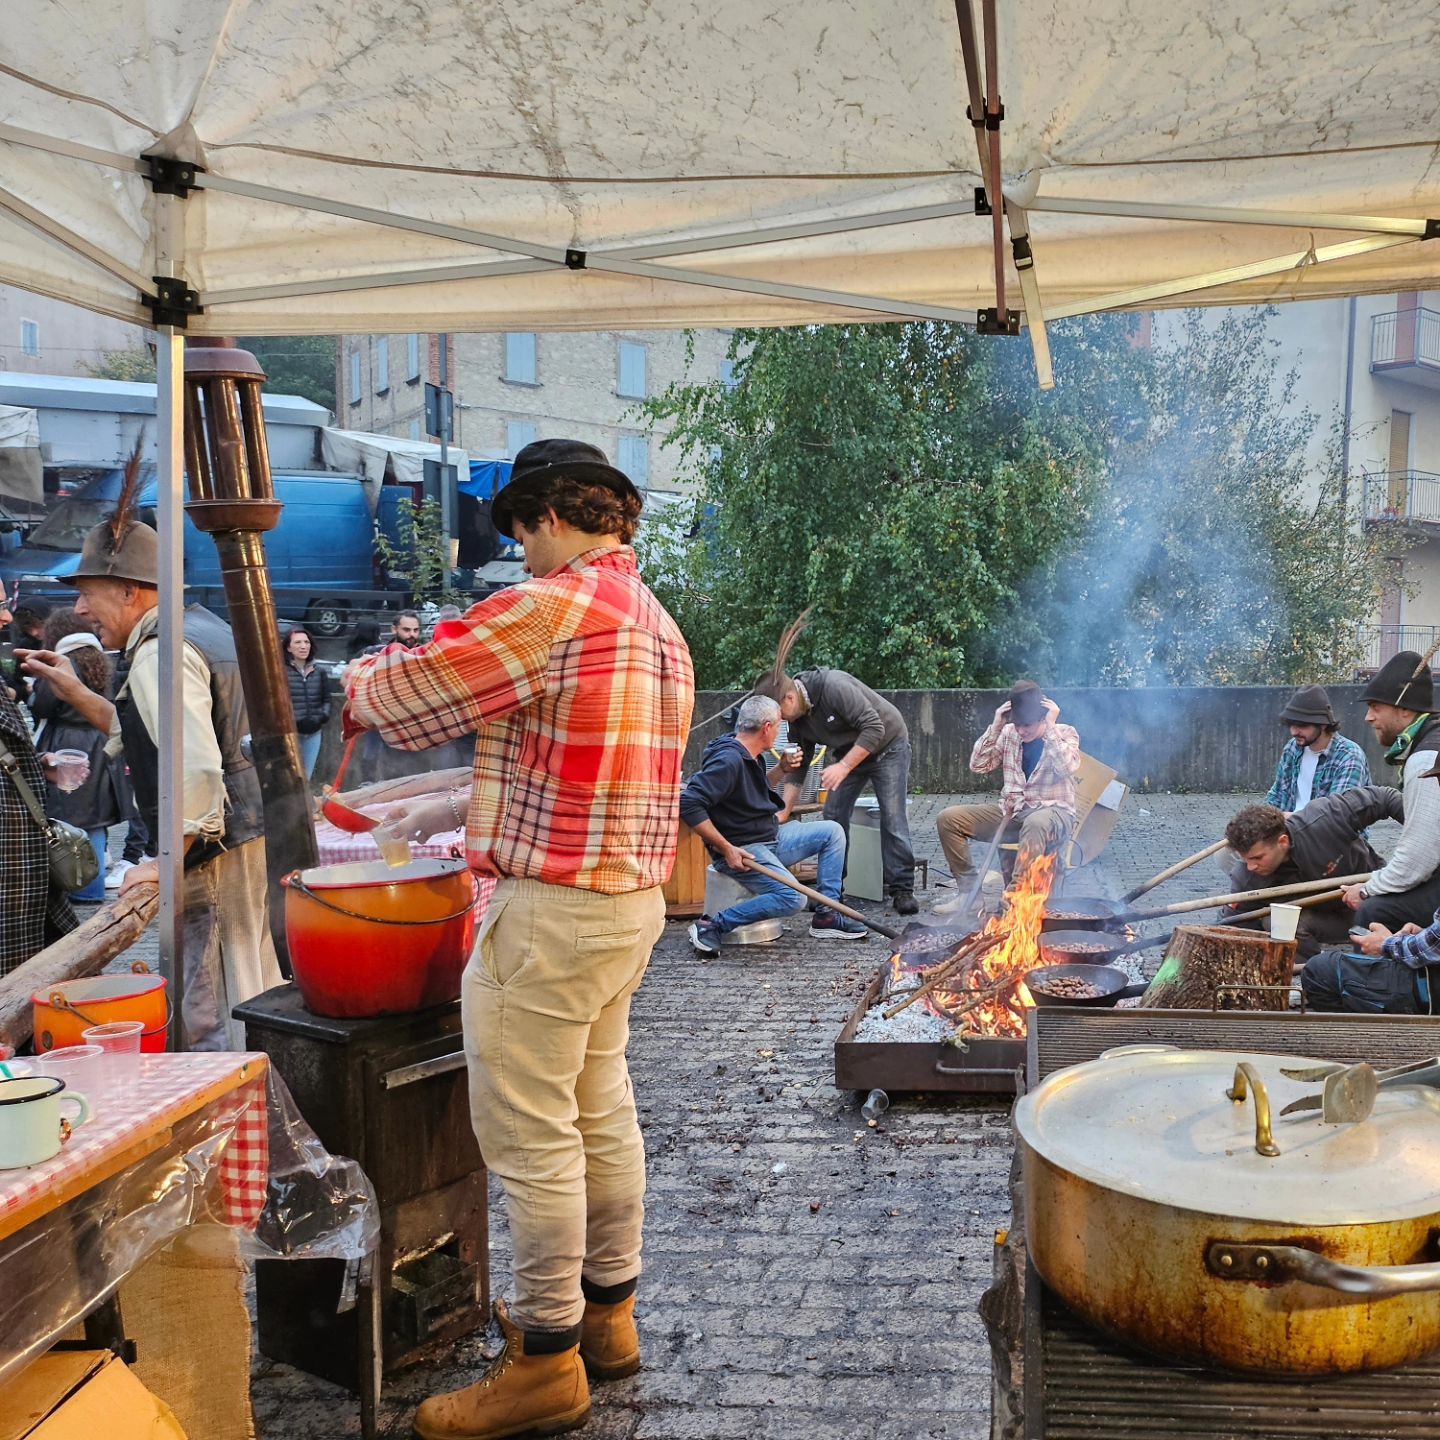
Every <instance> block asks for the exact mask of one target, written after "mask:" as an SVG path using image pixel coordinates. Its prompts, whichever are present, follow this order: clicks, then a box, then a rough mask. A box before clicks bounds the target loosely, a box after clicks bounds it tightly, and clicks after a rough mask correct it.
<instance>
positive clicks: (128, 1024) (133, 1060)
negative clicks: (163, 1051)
mask: <svg viewBox="0 0 1440 1440" xmlns="http://www.w3.org/2000/svg"><path fill="white" fill-rule="evenodd" d="M144 1033H145V1022H144V1021H143V1020H116V1021H113V1022H112V1023H110V1024H109V1025H92V1026H90V1028H89V1029H88V1030H82V1031H81V1032H80V1037H81V1039H83V1040H84V1041H85V1043H86V1044H87V1045H98V1046H99V1047H100V1049H101V1051H102V1052H103V1053H102V1054H101V1057H100V1074H101V1077H102V1079H101V1085H102V1086H103V1087H104V1088H107V1089H110V1090H112V1091H114V1090H125V1089H128V1088H129V1087H130V1086H131V1085H133V1084H134V1083H135V1081H136V1079H137V1078H138V1077H139V1074H140V1040H141V1037H142V1036H143V1035H144Z"/></svg>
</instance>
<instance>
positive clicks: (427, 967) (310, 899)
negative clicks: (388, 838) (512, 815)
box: [281, 859, 477, 1019]
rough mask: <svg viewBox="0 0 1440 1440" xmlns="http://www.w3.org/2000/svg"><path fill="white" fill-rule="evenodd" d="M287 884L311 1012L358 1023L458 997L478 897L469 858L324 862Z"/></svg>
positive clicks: (289, 934)
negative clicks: (395, 863)
mask: <svg viewBox="0 0 1440 1440" xmlns="http://www.w3.org/2000/svg"><path fill="white" fill-rule="evenodd" d="M281 883H282V884H283V885H284V887H285V934H286V938H287V939H288V941H289V945H290V963H291V965H292V966H293V967H294V971H295V984H296V985H297V986H298V987H299V990H300V994H301V997H302V998H303V999H304V1001H305V1006H306V1009H308V1010H310V1011H312V1012H313V1013H314V1014H316V1015H327V1016H331V1017H334V1018H337V1019H359V1018H362V1017H366V1016H371V1015H403V1014H407V1013H408V1012H410V1011H412V1010H428V1009H429V1008H430V1007H431V1006H432V1005H443V1004H445V1003H446V1002H447V1001H451V1000H455V999H457V998H458V997H459V994H460V974H461V972H462V971H463V970H464V968H465V963H466V961H467V960H468V959H469V958H470V949H471V945H472V944H473V942H474V938H475V897H476V893H477V891H476V884H475V877H474V875H473V874H472V872H471V870H470V867H469V866H468V865H467V864H466V863H465V861H464V860H430V859H426V860H412V861H411V862H410V863H409V864H408V865H401V866H391V865H387V864H386V863H385V861H383V860H367V861H361V862H358V863H355V864H350V865H322V866H318V867H316V868H314V869H311V870H293V871H291V872H290V874H289V875H286V876H284V877H283V879H282V881H281Z"/></svg>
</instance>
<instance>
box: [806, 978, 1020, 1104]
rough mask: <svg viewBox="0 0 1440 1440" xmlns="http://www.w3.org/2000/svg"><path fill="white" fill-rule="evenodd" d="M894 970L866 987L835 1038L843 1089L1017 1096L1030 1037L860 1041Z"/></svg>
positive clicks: (837, 1077)
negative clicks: (953, 1042) (962, 1044)
mask: <svg viewBox="0 0 1440 1440" xmlns="http://www.w3.org/2000/svg"><path fill="white" fill-rule="evenodd" d="M889 973H890V962H889V960H888V959H887V960H886V962H885V963H884V964H883V965H882V966H881V967H880V969H879V970H878V971H876V973H875V977H874V979H872V980H871V981H870V983H869V985H867V986H866V987H865V993H864V994H863V995H862V996H861V997H860V1002H859V1004H857V1005H856V1007H855V1009H854V1011H853V1012H852V1013H851V1016H850V1018H849V1019H848V1020H847V1021H846V1022H845V1026H844V1028H843V1029H842V1030H841V1031H840V1035H839V1038H838V1039H837V1040H836V1041H835V1088H836V1089H837V1090H884V1091H885V1092H886V1093H887V1094H892V1095H893V1094H901V1093H904V1092H905V1091H915V1090H928V1091H947V1092H952V1093H957V1094H987V1095H1013V1094H1014V1093H1015V1086H1016V1080H1017V1078H1018V1075H1019V1071H1020V1068H1021V1066H1022V1065H1023V1064H1024V1063H1025V1042H1024V1041H1023V1040H1018V1039H1011V1038H1009V1037H1005V1036H999V1037H986V1036H981V1037H976V1038H972V1039H968V1040H966V1042H965V1049H964V1050H961V1049H959V1048H958V1047H956V1046H954V1045H945V1044H943V1043H941V1042H940V1041H938V1040H933V1041H915V1040H908V1041H907V1040H883V1041H880V1040H857V1039H856V1038H855V1031H856V1030H857V1029H858V1028H859V1025H860V1022H861V1021H862V1020H863V1019H864V1018H865V1015H866V1013H867V1012H868V1011H869V1010H870V1008H871V1006H872V1005H874V1003H875V1001H876V1000H877V999H878V998H879V996H880V993H881V991H882V990H883V989H884V986H885V981H886V977H887V976H888V975H889Z"/></svg>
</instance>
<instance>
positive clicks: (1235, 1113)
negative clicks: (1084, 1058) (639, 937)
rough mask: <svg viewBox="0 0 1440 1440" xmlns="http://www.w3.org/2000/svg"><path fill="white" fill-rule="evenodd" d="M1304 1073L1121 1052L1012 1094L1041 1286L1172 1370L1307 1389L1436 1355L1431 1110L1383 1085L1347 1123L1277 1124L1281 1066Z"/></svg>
mask: <svg viewBox="0 0 1440 1440" xmlns="http://www.w3.org/2000/svg"><path fill="white" fill-rule="evenodd" d="M1304 1063H1305V1062H1303V1061H1297V1060H1295V1059H1294V1058H1292V1057H1289V1056H1284V1057H1282V1056H1277V1055H1261V1054H1251V1053H1242V1054H1225V1053H1223V1052H1215V1051H1203V1052H1196V1051H1173V1052H1170V1053H1161V1054H1157V1053H1145V1054H1136V1053H1129V1054H1120V1055H1116V1056H1113V1057H1111V1058H1108V1059H1100V1060H1094V1061H1091V1062H1090V1063H1089V1064H1085V1065H1076V1066H1071V1067H1070V1068H1068V1069H1064V1070H1059V1071H1057V1072H1056V1073H1055V1074H1053V1075H1051V1076H1050V1077H1049V1078H1048V1079H1047V1080H1045V1081H1044V1082H1043V1083H1042V1084H1041V1085H1039V1086H1038V1087H1036V1089H1034V1090H1032V1091H1031V1092H1030V1093H1029V1094H1027V1095H1026V1096H1025V1097H1024V1098H1023V1099H1021V1101H1020V1102H1019V1104H1018V1105H1017V1106H1016V1108H1015V1129H1016V1132H1017V1134H1018V1136H1019V1141H1020V1146H1021V1150H1022V1154H1023V1157H1024V1175H1025V1212H1026V1213H1025V1223H1026V1238H1027V1241H1028V1245H1029V1254H1030V1258H1031V1260H1032V1261H1033V1262H1034V1264H1035V1268H1036V1270H1037V1271H1038V1272H1039V1274H1040V1276H1041V1278H1042V1279H1043V1280H1044V1281H1045V1283H1046V1284H1047V1285H1049V1286H1050V1288H1051V1289H1052V1290H1053V1291H1054V1292H1055V1293H1056V1294H1057V1295H1059V1296H1060V1298H1061V1299H1062V1300H1064V1301H1065V1303H1066V1304H1067V1305H1069V1306H1070V1307H1071V1308H1072V1309H1074V1310H1075V1311H1077V1312H1078V1313H1079V1314H1080V1315H1082V1316H1084V1317H1085V1318H1086V1319H1088V1320H1089V1321H1090V1322H1091V1323H1092V1324H1094V1325H1096V1326H1098V1327H1099V1328H1100V1329H1102V1330H1105V1331H1107V1332H1109V1333H1111V1334H1114V1335H1116V1336H1119V1337H1120V1338H1122V1339H1124V1340H1127V1341H1129V1342H1131V1343H1133V1344H1137V1345H1140V1346H1143V1347H1144V1348H1146V1349H1148V1350H1153V1351H1155V1352H1156V1353H1157V1354H1159V1355H1162V1356H1164V1357H1165V1358H1167V1359H1168V1360H1170V1361H1171V1362H1172V1363H1174V1362H1184V1361H1197V1362H1199V1363H1201V1364H1209V1365H1219V1366H1222V1367H1225V1368H1229V1369H1234V1370H1244V1371H1257V1372H1261V1373H1267V1374H1320V1373H1326V1372H1332V1371H1349V1370H1369V1369H1382V1368H1385V1367H1388V1366H1392V1365H1401V1364H1404V1363H1406V1362H1408V1361H1410V1360H1414V1359H1416V1358H1418V1357H1419V1356H1421V1355H1424V1354H1426V1353H1428V1352H1429V1351H1431V1350H1434V1349H1436V1348H1437V1347H1440V1302H1437V1292H1440V1263H1436V1248H1435V1240H1434V1236H1435V1233H1436V1230H1437V1227H1440V1115H1437V1114H1436V1112H1435V1111H1434V1110H1432V1109H1431V1108H1430V1106H1428V1105H1427V1104H1426V1103H1425V1101H1424V1099H1423V1098H1419V1097H1420V1096H1421V1095H1422V1092H1419V1091H1414V1090H1395V1091H1386V1092H1383V1093H1382V1094H1381V1095H1380V1096H1379V1097H1378V1098H1377V1102H1376V1106H1375V1109H1374V1111H1373V1113H1372V1114H1371V1115H1370V1116H1369V1118H1368V1119H1366V1120H1364V1121H1361V1122H1360V1123H1358V1124H1354V1125H1327V1124H1324V1123H1322V1122H1321V1121H1320V1120H1318V1119H1316V1118H1314V1117H1313V1115H1310V1116H1296V1117H1294V1118H1292V1119H1289V1120H1279V1121H1278V1122H1277V1121H1276V1119H1275V1118H1274V1116H1273V1114H1272V1108H1271V1107H1272V1103H1273V1105H1274V1109H1275V1110H1276V1111H1278V1109H1279V1108H1280V1106H1281V1105H1282V1104H1284V1103H1285V1102H1286V1101H1288V1100H1290V1099H1293V1098H1295V1097H1296V1096H1297V1095H1298V1094H1303V1093H1305V1092H1306V1090H1307V1088H1308V1087H1307V1086H1306V1084H1305V1082H1303V1081H1296V1080H1291V1079H1287V1078H1286V1077H1284V1076H1283V1075H1282V1074H1281V1067H1282V1066H1285V1067H1294V1066H1296V1065H1303V1064H1304ZM1316 1063H1318V1062H1316Z"/></svg>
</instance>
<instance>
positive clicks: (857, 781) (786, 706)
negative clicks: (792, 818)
mask: <svg viewBox="0 0 1440 1440" xmlns="http://www.w3.org/2000/svg"><path fill="white" fill-rule="evenodd" d="M809 617H810V611H809V610H808V609H807V610H806V611H805V612H804V613H803V614H802V615H801V616H800V617H799V618H798V619H797V620H795V621H794V622H793V623H792V624H791V625H789V626H788V627H787V629H786V630H785V633H784V634H783V635H781V637H780V643H779V645H778V646H777V647H776V650H775V663H774V664H773V665H771V667H770V668H769V669H768V670H767V671H766V672H765V673H764V674H763V675H762V676H761V677H760V678H759V680H757V681H756V682H755V692H754V693H755V694H757V695H763V696H765V697H766V698H767V699H770V700H774V701H776V702H777V703H778V704H779V706H780V714H781V717H782V718H783V719H784V720H785V722H786V723H787V725H788V726H789V730H788V732H787V733H788V735H789V739H790V741H791V742H792V743H793V744H796V745H798V746H799V747H800V750H801V758H800V767H799V769H798V771H794V772H791V773H792V774H795V775H803V774H804V773H805V771H806V770H808V769H809V767H810V761H811V760H812V759H813V758H814V755H815V747H816V746H817V745H824V746H825V747H826V753H827V755H828V756H829V761H830V763H829V764H828V765H826V767H825V769H824V770H823V771H822V772H821V775H820V785H821V788H822V789H824V790H828V791H829V792H830V793H829V794H828V796H827V797H826V800H825V818H826V819H827V820H834V821H836V822H837V823H838V824H839V825H840V828H841V829H842V830H843V831H844V832H845V840H846V846H847V849H848V846H849V840H850V816H851V813H852V812H853V811H854V809H855V802H856V801H857V800H858V799H859V798H860V792H861V791H862V790H863V789H864V788H865V787H866V785H869V786H870V787H871V788H872V789H873V790H874V791H875V798H876V800H878V801H879V802H880V861H881V864H882V866H883V868H884V875H885V893H886V894H887V895H889V896H890V898H891V900H892V901H893V902H894V905H895V911H896V913H897V914H899V915H915V914H918V913H919V910H920V906H919V904H918V902H917V901H916V899H915V852H914V851H913V850H912V849H911V846H910V818H909V815H908V813H907V812H906V809H905V797H906V796H907V795H908V794H909V791H910V732H909V730H908V729H907V728H906V725H905V718H904V716H902V715H901V714H900V712H899V711H898V710H897V709H896V708H895V707H894V706H893V705H892V704H891V703H890V702H889V701H888V700H887V699H885V697H884V696H883V695H877V694H876V693H875V691H873V690H872V689H871V688H870V687H869V686H868V685H866V684H864V683H863V682H862V681H860V680H857V679H856V678H855V677H854V676H853V675H849V674H847V673H846V672H845V671H844V670H830V669H826V668H824V667H821V668H819V669H815V670H802V671H800V673H799V674H797V675H789V674H787V673H786V670H785V665H786V662H787V660H788V659H789V656H790V651H791V650H792V649H793V648H794V645H795V642H796V640H798V639H799V637H800V632H801V631H802V630H803V629H804V628H805V622H806V621H807V620H808V619H809ZM785 790H786V796H785V800H786V806H787V808H788V807H789V806H790V805H793V804H794V802H795V800H796V799H798V798H799V792H800V782H799V780H798V779H790V778H787V779H786V781H785Z"/></svg>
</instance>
